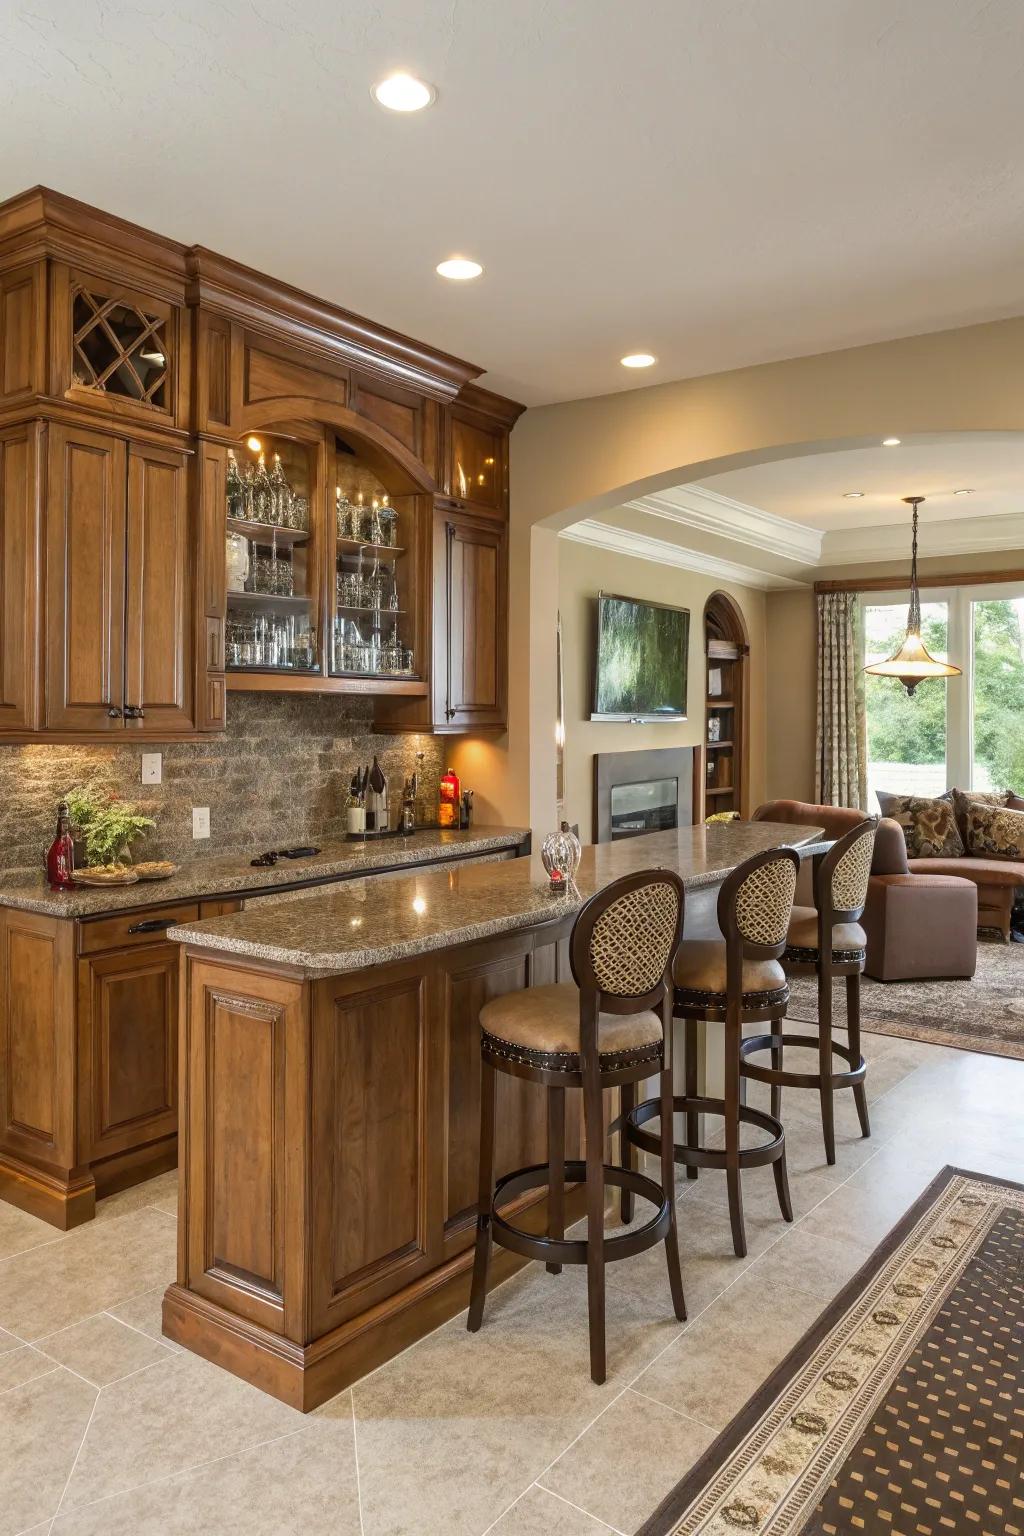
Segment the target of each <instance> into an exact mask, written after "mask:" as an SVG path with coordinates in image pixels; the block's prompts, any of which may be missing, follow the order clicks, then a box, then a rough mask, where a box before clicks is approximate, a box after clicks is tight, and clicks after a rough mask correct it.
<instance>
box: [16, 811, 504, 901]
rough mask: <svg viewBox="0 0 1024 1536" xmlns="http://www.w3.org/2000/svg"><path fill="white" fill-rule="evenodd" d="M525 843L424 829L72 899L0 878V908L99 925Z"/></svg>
mask: <svg viewBox="0 0 1024 1536" xmlns="http://www.w3.org/2000/svg"><path fill="white" fill-rule="evenodd" d="M526 836H527V829H526V828H525V827H484V826H480V827H472V828H471V829H470V830H469V831H466V832H458V831H449V830H447V829H440V828H436V827H433V828H424V829H423V830H422V831H420V832H413V833H412V834H411V835H410V836H409V837H385V838H382V839H381V840H380V841H374V840H373V839H368V840H367V841H366V842H365V843H323V844H321V846H320V852H319V853H317V854H314V855H313V856H312V858H308V859H278V861H277V863H276V864H274V865H271V866H269V867H263V868H259V869H254V868H253V867H252V865H251V864H250V863H249V859H250V858H252V857H254V856H255V855H256V854H257V853H260V852H262V850H261V849H259V848H254V849H253V850H252V853H251V854H249V855H248V856H246V855H245V854H237V853H236V854H230V855H217V856H215V857H213V858H205V859H194V860H192V861H191V862H190V863H187V864H182V866H181V867H180V869H179V870H178V873H177V874H176V875H172V876H171V878H170V879H169V880H140V881H138V882H137V884H135V885H114V886H103V887H99V888H97V887H88V886H79V887H78V888H77V889H76V890H73V891H51V890H50V889H49V887H48V885H47V883H46V881H45V879H44V878H43V876H42V875H41V874H40V875H26V876H24V877H13V878H9V879H4V878H3V877H2V876H0V906H5V907H17V908H18V909H19V910H20V911H22V912H40V913H43V914H45V915H46V916H48V917H98V916H100V915H101V914H103V913H107V912H125V911H132V910H134V909H135V908H137V907H154V906H165V905H166V904H167V903H168V902H173V901H198V900H201V899H203V898H205V897H210V896H231V895H235V894H238V893H245V892H246V891H253V892H255V891H269V890H274V889H276V888H282V889H285V890H286V889H287V888H288V887H289V886H294V885H296V884H301V883H302V881H304V880H324V879H330V878H331V877H337V878H345V877H351V876H354V875H360V874H364V873H368V872H370V871H372V870H375V869H391V868H394V867H395V866H396V865H397V866H401V865H405V864H408V865H416V864H423V863H426V862H428V861H434V860H437V861H440V860H444V859H460V858H468V857H469V856H471V855H473V854H485V853H493V852H497V851H499V850H501V849H502V848H517V847H518V846H519V844H520V843H521V842H522V841H523V838H524V837H526Z"/></svg>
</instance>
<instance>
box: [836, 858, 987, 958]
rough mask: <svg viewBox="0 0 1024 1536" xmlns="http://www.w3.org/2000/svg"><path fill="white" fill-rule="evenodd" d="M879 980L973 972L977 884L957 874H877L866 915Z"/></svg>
mask: <svg viewBox="0 0 1024 1536" xmlns="http://www.w3.org/2000/svg"><path fill="white" fill-rule="evenodd" d="M861 923H862V925H863V928H864V931H865V933H866V934H867V939H868V942H867V960H866V963H865V966H864V974H865V975H866V976H871V977H872V978H873V979H874V980H875V981H917V980H924V979H942V978H953V977H961V976H973V975H974V969H975V966H976V965H977V962H978V887H977V886H976V885H975V883H974V881H973V880H964V879H961V878H960V877H959V876H957V875H926V874H894V875H872V876H871V879H870V880H869V881H868V901H867V906H866V907H865V908H864V916H863V917H862V918H861Z"/></svg>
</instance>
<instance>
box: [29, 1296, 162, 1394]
mask: <svg viewBox="0 0 1024 1536" xmlns="http://www.w3.org/2000/svg"><path fill="white" fill-rule="evenodd" d="M36 1347H37V1348H38V1349H40V1350H42V1351H43V1353H44V1354H46V1355H49V1357H50V1359H51V1360H56V1361H57V1363H58V1364H59V1365H66V1366H67V1367H68V1369H69V1370H72V1371H77V1372H78V1374H79V1376H84V1377H85V1379H86V1381H91V1382H92V1384H93V1386H94V1387H106V1386H109V1384H110V1383H111V1382H112V1381H119V1380H120V1379H121V1377H123V1376H130V1375H131V1374H132V1373H133V1372H134V1371H139V1370H142V1369H143V1368H144V1367H145V1366H147V1365H154V1364H155V1363H156V1362H157V1361H158V1360H169V1359H170V1358H171V1351H170V1350H169V1349H165V1348H164V1346H163V1345H162V1344H158V1343H157V1342H156V1340H155V1339H150V1338H147V1336H146V1335H145V1334H143V1333H140V1332H139V1331H138V1329H137V1328H129V1327H128V1326H127V1325H126V1324H125V1323H119V1322H118V1321H117V1319H116V1318H113V1317H110V1316H108V1314H107V1313H105V1312H100V1313H98V1314H97V1315H96V1316H95V1317H87V1318H86V1319H85V1321H84V1322H82V1323H73V1324H72V1326H71V1327H70V1328H63V1329H61V1331H60V1332H59V1333H51V1334H49V1335H48V1336H47V1337H46V1338H44V1339H40V1340H39V1341H38V1343H37V1346H36Z"/></svg>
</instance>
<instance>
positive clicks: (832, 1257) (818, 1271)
mask: <svg viewBox="0 0 1024 1536" xmlns="http://www.w3.org/2000/svg"><path fill="white" fill-rule="evenodd" d="M872 1248H873V1245H872V1244H870V1243H852V1242H849V1241H847V1240H846V1239H844V1238H841V1237H832V1238H830V1239H829V1240H828V1241H827V1242H822V1240H821V1237H820V1236H818V1235H816V1234H813V1235H812V1234H811V1233H808V1232H806V1231H804V1230H803V1228H802V1227H801V1226H796V1227H794V1228H792V1229H791V1230H790V1231H788V1232H787V1233H786V1235H785V1237H784V1238H783V1239H782V1241H781V1242H779V1243H776V1244H775V1245H774V1246H773V1247H772V1248H770V1249H769V1251H768V1252H767V1253H766V1254H764V1255H763V1256H762V1257H761V1258H759V1259H758V1260H757V1261H756V1262H755V1263H754V1264H753V1265H752V1266H751V1268H750V1276H751V1279H752V1281H753V1282H754V1283H755V1284H756V1283H758V1282H761V1283H762V1284H764V1285H766V1286H771V1287H785V1286H795V1287H797V1288H798V1289H799V1290H801V1291H804V1292H806V1293H808V1294H809V1295H812V1296H817V1297H818V1298H819V1300H820V1301H821V1304H822V1307H824V1305H825V1303H826V1302H828V1301H831V1300H832V1298H833V1297H834V1296H836V1295H837V1294H838V1293H839V1291H841V1290H842V1288H843V1286H844V1285H845V1284H846V1282H847V1281H848V1280H851V1279H852V1278H853V1276H854V1275H855V1274H856V1273H857V1271H858V1269H860V1268H861V1266H862V1265H863V1264H865V1263H866V1262H867V1260H868V1258H869V1257H870V1255H871V1252H872Z"/></svg>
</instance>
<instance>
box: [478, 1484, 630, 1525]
mask: <svg viewBox="0 0 1024 1536" xmlns="http://www.w3.org/2000/svg"><path fill="white" fill-rule="evenodd" d="M610 1529H611V1527H610V1526H607V1525H604V1524H603V1523H602V1522H601V1521H600V1520H595V1519H593V1517H592V1516H590V1515H588V1514H585V1513H584V1511H583V1510H582V1509H576V1508H575V1507H574V1506H573V1505H572V1504H567V1503H566V1502H565V1500H564V1499H559V1498H556V1497H555V1495H554V1494H553V1493H548V1492H547V1490H546V1489H544V1488H528V1489H527V1490H526V1492H525V1493H524V1494H523V1496H522V1498H521V1499H517V1500H516V1502H515V1503H514V1504H513V1506H512V1508H511V1509H510V1510H508V1512H507V1513H506V1514H504V1515H502V1517H501V1519H500V1520H499V1521H498V1522H497V1524H496V1525H492V1526H491V1529H490V1531H489V1532H488V1536H607V1533H608V1531H609V1530H610Z"/></svg>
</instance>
